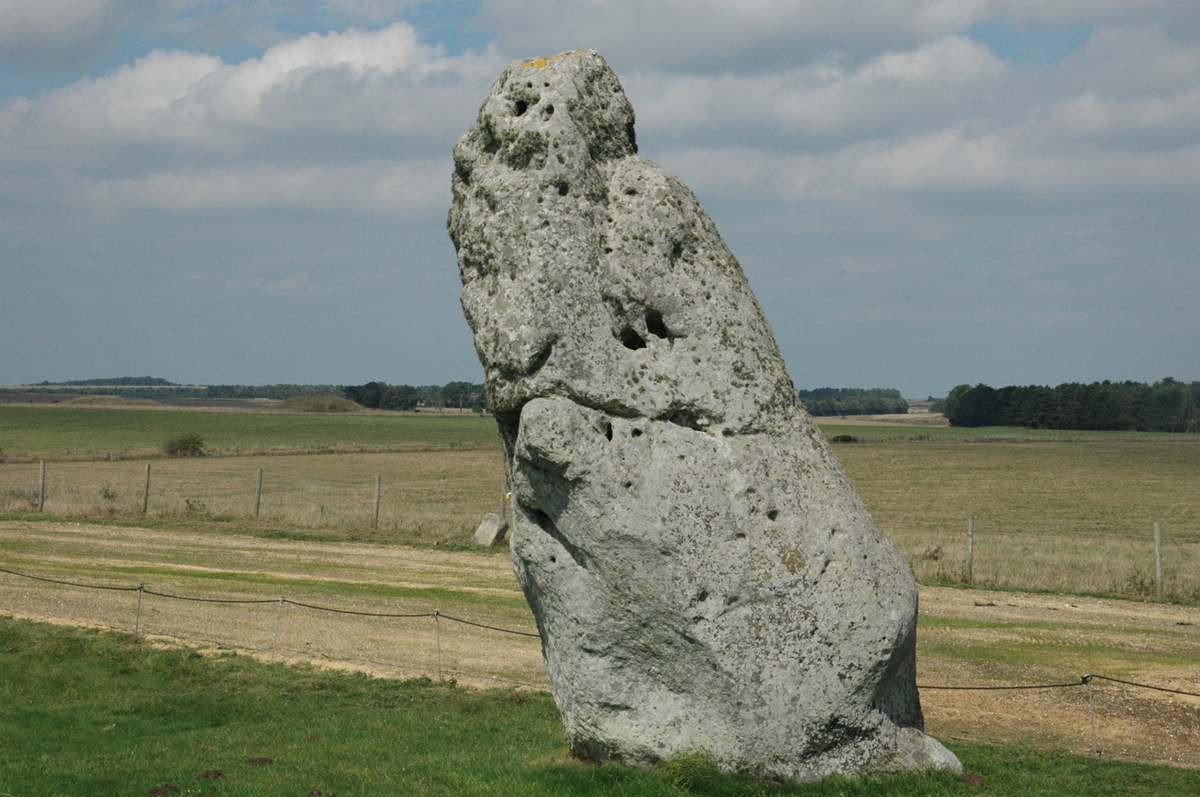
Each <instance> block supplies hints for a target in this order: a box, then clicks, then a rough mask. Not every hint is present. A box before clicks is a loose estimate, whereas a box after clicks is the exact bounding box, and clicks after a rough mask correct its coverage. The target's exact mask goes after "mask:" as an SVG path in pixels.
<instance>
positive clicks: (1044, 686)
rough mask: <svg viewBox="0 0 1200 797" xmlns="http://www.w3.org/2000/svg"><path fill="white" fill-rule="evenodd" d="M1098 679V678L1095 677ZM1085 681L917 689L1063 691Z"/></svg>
mask: <svg viewBox="0 0 1200 797" xmlns="http://www.w3.org/2000/svg"><path fill="white" fill-rule="evenodd" d="M1096 677H1099V676H1096ZM1086 684H1087V681H1085V680H1083V679H1080V680H1078V681H1073V682H1072V683H1069V684H1020V685H1017V686H921V685H920V684H917V688H918V689H943V690H951V689H952V690H954V691H958V692H998V691H1004V690H1008V689H1064V688H1066V687H1068V686H1085V685H1086Z"/></svg>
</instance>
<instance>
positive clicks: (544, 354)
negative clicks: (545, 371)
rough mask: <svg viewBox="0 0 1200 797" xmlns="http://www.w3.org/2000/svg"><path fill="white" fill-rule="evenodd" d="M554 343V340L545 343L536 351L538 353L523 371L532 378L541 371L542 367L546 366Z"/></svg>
mask: <svg viewBox="0 0 1200 797" xmlns="http://www.w3.org/2000/svg"><path fill="white" fill-rule="evenodd" d="M554 343H555V341H554V339H551V340H548V341H546V343H545V344H544V345H543V346H542V348H541V349H539V350H538V353H537V354H535V355H534V357H533V359H532V360H530V361H529V367H528V368H526V369H525V373H526V374H528V375H529V376H533V375H534V374H536V373H537V372H538V371H540V370H542V366H543V365H545V364H546V361H547V360H549V359H550V354H551V353H552V352H553V351H554Z"/></svg>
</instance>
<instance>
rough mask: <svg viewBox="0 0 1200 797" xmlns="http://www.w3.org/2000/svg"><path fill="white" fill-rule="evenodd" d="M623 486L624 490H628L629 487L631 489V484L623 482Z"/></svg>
mask: <svg viewBox="0 0 1200 797" xmlns="http://www.w3.org/2000/svg"><path fill="white" fill-rule="evenodd" d="M623 486H624V487H625V489H626V490H628V489H630V488H631V487H633V482H625V484H624V485H623Z"/></svg>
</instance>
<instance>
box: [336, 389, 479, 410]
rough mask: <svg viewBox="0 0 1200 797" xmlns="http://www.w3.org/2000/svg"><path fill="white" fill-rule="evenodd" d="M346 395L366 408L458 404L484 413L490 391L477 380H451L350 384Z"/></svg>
mask: <svg viewBox="0 0 1200 797" xmlns="http://www.w3.org/2000/svg"><path fill="white" fill-rule="evenodd" d="M342 394H343V395H344V396H345V397H346V398H348V399H350V400H351V401H354V402H357V403H358V404H361V405H363V406H364V407H370V408H372V409H381V410H410V411H411V410H414V409H416V408H417V407H418V406H424V407H454V408H457V409H464V410H475V411H476V412H482V411H483V410H485V409H487V393H486V392H485V391H484V388H483V385H477V384H475V383H473V382H447V383H446V384H444V385H421V386H419V387H414V386H413V385H389V384H387V383H386V382H367V383H366V384H365V385H349V386H347V387H344V388H342Z"/></svg>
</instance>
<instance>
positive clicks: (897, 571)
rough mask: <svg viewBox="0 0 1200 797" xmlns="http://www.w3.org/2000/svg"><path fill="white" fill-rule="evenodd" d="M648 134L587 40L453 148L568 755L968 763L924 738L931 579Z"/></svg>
mask: <svg viewBox="0 0 1200 797" xmlns="http://www.w3.org/2000/svg"><path fill="white" fill-rule="evenodd" d="M633 121H634V114H633V109H632V107H631V106H630V104H629V102H628V100H627V99H626V98H625V95H624V93H623V92H622V90H621V86H620V84H619V83H618V81H617V78H616V76H615V75H614V74H613V73H612V71H611V70H610V69H609V68H608V65H607V64H606V63H605V62H604V60H603V59H602V58H601V57H600V56H599V55H598V54H597V53H595V52H593V51H590V50H581V51H577V52H573V53H564V54H563V55H560V56H557V57H556V58H552V59H537V60H532V61H523V62H513V63H512V64H510V65H509V66H508V68H507V69H506V70H505V71H504V73H503V74H502V75H501V76H500V79H499V80H498V81H497V82H496V84H495V85H494V86H493V88H492V91H491V94H490V95H489V96H488V98H487V100H486V101H485V102H484V104H483V107H482V109H481V110H480V112H479V120H478V123H477V124H476V126H475V127H474V128H473V129H472V130H471V131H470V132H469V133H467V134H466V135H465V136H464V137H463V138H462V139H460V140H459V142H458V144H457V146H456V147H455V149H454V162H455V173H454V177H453V191H454V203H453V206H452V207H451V210H450V217H449V222H448V224H449V228H450V235H451V237H452V238H453V240H454V243H455V247H456V249H457V251H458V259H459V268H460V273H461V277H462V282H463V293H462V305H463V310H464V312H465V314H466V317H467V320H468V322H469V323H470V325H471V328H472V329H473V330H474V332H475V346H476V349H477V351H478V353H479V358H480V360H481V361H482V362H483V365H484V368H485V371H486V375H487V387H488V394H489V399H490V401H491V406H492V408H493V409H494V411H495V413H496V417H497V421H498V422H499V426H500V432H501V436H502V438H503V440H504V446H505V454H506V464H507V467H508V471H509V477H510V479H511V483H512V484H513V493H514V496H515V500H514V512H513V516H514V521H513V537H512V540H511V545H512V553H513V565H514V567H515V569H516V572H517V577H518V579H519V580H520V582H521V586H522V587H523V588H524V590H525V595H526V597H527V598H528V600H529V604H530V606H531V607H532V608H533V611H534V614H535V616H536V617H537V621H538V627H539V629H540V631H541V635H542V644H543V650H544V653H545V659H546V674H547V677H548V678H549V681H550V686H551V689H552V691H553V693H554V697H555V699H556V701H557V702H558V706H559V710H560V711H561V713H562V717H563V723H564V726H565V729H566V733H567V736H568V739H569V741H570V743H571V745H572V747H573V749H574V751H575V753H576V754H577V755H578V756H580V757H584V758H589V759H612V760H619V761H625V762H629V763H634V764H646V763H653V762H656V761H659V760H661V759H663V758H667V757H670V756H673V755H678V754H681V753H687V752H691V751H696V750H699V751H703V752H705V753H706V754H707V755H709V756H710V757H711V758H713V759H714V760H715V761H717V762H718V763H720V764H721V765H722V766H725V767H728V768H730V769H742V770H748V771H751V772H754V773H757V774H759V775H761V776H773V777H782V778H788V779H795V780H808V779H814V778H821V777H824V776H826V775H828V774H830V773H833V772H843V773H852V772H860V771H868V770H892V769H903V768H913V767H922V766H943V767H944V766H949V767H956V766H957V764H958V762H957V760H956V759H955V758H954V756H953V755H952V754H951V753H949V752H948V751H946V750H945V748H943V747H942V746H941V745H940V744H938V743H937V742H936V741H934V740H932V739H930V738H929V737H927V736H925V735H924V734H923V733H921V728H922V717H921V709H920V703H919V700H918V696H917V689H916V684H915V680H914V678H915V670H916V660H915V644H916V612H917V591H916V584H915V582H914V581H913V578H912V574H911V571H910V570H909V568H908V566H907V564H906V563H905V561H904V560H903V558H902V557H901V556H900V554H899V553H898V552H897V551H896V549H895V548H894V547H893V546H892V545H891V543H890V542H889V541H888V540H887V538H886V537H885V536H884V535H883V533H882V532H881V531H880V530H879V527H878V526H877V525H876V524H875V523H874V521H872V519H871V517H870V515H869V514H868V513H867V511H866V508H865V507H864V506H863V504H862V502H861V500H860V499H859V498H858V496H857V494H856V493H855V492H854V489H853V487H851V485H850V482H849V481H848V479H847V478H846V475H845V473H844V472H843V471H842V468H841V466H840V465H839V464H838V462H837V460H836V459H835V458H834V457H833V455H832V454H831V453H830V451H829V448H828V447H827V446H826V445H825V443H824V441H823V440H822V438H821V436H820V434H819V432H818V431H817V429H816V427H815V426H814V425H813V424H812V422H811V420H810V419H809V418H808V416H807V415H806V413H805V412H804V410H803V409H802V408H801V407H800V406H799V405H798V404H797V402H796V401H795V399H794V391H793V386H792V381H791V379H790V377H789V376H788V374H787V370H786V368H785V367H784V363H783V359H782V357H781V356H780V354H779V350H778V347H777V345H776V343H775V340H774V337H773V335H772V333H771V329H770V327H769V325H768V324H767V321H766V318H765V317H764V315H763V313H762V310H761V308H760V307H759V305H758V302H757V301H756V300H755V298H754V295H753V294H752V293H751V291H750V287H749V285H748V284H747V282H746V279H745V277H744V275H743V273H742V270H741V268H740V266H739V265H738V263H737V261H736V260H735V259H734V257H733V255H732V254H731V253H730V252H729V250H728V249H727V248H726V246H725V244H724V242H723V241H722V240H721V237H720V235H719V234H718V233H717V230H716V228H715V227H714V225H713V223H712V221H711V220H709V218H708V216H707V215H705V213H704V211H703V210H702V209H701V207H700V206H699V204H698V203H697V202H696V198H695V197H694V196H693V195H692V193H691V192H690V191H689V190H688V189H687V188H686V187H685V186H684V185H683V184H682V183H681V182H680V181H679V180H678V179H676V178H675V177H672V176H671V175H670V174H667V173H666V172H665V171H663V170H662V169H660V168H659V167H657V166H655V165H654V164H653V163H651V162H650V161H648V160H646V159H645V158H642V157H640V156H638V155H637V147H636V143H635V139H634V128H633Z"/></svg>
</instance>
